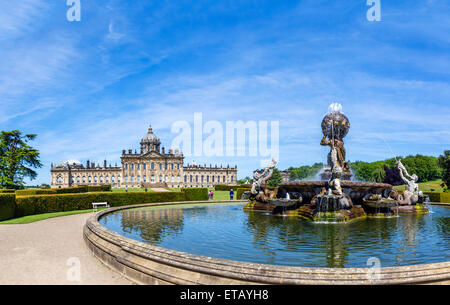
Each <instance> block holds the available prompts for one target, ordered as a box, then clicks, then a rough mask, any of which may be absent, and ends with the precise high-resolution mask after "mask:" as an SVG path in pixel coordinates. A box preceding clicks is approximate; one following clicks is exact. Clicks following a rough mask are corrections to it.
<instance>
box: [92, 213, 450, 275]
mask: <svg viewBox="0 0 450 305" xmlns="http://www.w3.org/2000/svg"><path fill="white" fill-rule="evenodd" d="M100 222H101V223H102V224H103V225H105V226H106V227H107V228H109V229H111V230H114V231H116V232H118V233H120V234H122V235H124V236H126V237H129V238H134V239H136V240H139V241H143V242H148V243H151V244H155V245H159V246H162V247H166V248H169V249H174V250H178V251H184V252H190V253H193V254H198V255H205V256H212V257H217V258H223V259H231V260H241V261H248V262H258V263H265V264H281V265H294V266H309V267H367V265H366V262H367V259H368V258H370V257H377V258H379V259H380V261H381V265H382V266H400V265H408V264H423V263H431V262H440V261H446V260H449V259H450V257H449V253H450V243H449V241H450V237H449V231H450V209H448V208H444V207H435V211H434V213H433V214H432V215H403V216H401V217H392V218H368V219H362V220H357V221H354V222H352V223H349V224H315V223H310V222H306V221H300V220H298V219H295V218H288V217H276V216H272V215H266V214H264V213H258V212H251V211H250V212H243V210H242V206H241V205H229V204H228V205H217V204H216V205H201V206H189V205H185V206H173V207H164V208H161V207H159V208H143V209H134V210H125V211H119V212H116V213H113V214H108V215H107V216H106V217H103V218H102V219H101V220H100Z"/></svg>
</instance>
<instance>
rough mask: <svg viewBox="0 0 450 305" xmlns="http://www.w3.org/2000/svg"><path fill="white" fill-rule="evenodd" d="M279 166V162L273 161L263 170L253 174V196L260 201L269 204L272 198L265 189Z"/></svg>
mask: <svg viewBox="0 0 450 305" xmlns="http://www.w3.org/2000/svg"><path fill="white" fill-rule="evenodd" d="M276 165H277V161H275V160H274V159H272V161H271V162H270V163H269V165H267V166H266V167H265V168H264V169H262V170H255V171H254V172H253V185H252V189H251V194H252V196H253V197H255V198H256V200H258V201H262V202H267V201H268V199H269V198H270V194H269V192H268V191H267V190H266V189H265V186H266V183H267V181H268V180H269V179H270V178H271V177H272V175H273V169H274V168H275V166H276Z"/></svg>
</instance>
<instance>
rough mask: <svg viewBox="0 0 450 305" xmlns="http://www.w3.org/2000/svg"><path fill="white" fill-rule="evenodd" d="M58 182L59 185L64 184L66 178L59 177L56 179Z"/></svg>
mask: <svg viewBox="0 0 450 305" xmlns="http://www.w3.org/2000/svg"><path fill="white" fill-rule="evenodd" d="M56 182H58V183H59V184H62V183H64V178H63V177H62V176H58V178H56Z"/></svg>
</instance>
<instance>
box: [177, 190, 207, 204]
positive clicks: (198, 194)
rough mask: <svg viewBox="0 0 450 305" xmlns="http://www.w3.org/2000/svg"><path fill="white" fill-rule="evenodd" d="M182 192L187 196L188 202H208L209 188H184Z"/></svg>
mask: <svg viewBox="0 0 450 305" xmlns="http://www.w3.org/2000/svg"><path fill="white" fill-rule="evenodd" d="M181 192H182V193H184V194H185V200H186V201H197V200H198V201H200V200H208V189H207V188H194V187H193V188H183V189H181Z"/></svg>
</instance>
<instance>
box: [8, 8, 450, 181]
mask: <svg viewBox="0 0 450 305" xmlns="http://www.w3.org/2000/svg"><path fill="white" fill-rule="evenodd" d="M68 9H69V7H68V6H67V5H66V0H52V1H48V0H16V1H9V0H0V106H1V107H0V129H1V130H12V129H19V130H21V131H23V132H24V133H36V134H38V137H37V139H36V141H35V142H34V145H35V146H36V147H37V148H38V149H39V150H40V152H41V159H42V162H43V163H44V167H43V168H42V169H40V170H39V177H38V179H37V180H35V181H33V182H32V184H37V183H49V180H50V163H51V162H53V163H58V162H60V161H64V160H68V159H77V160H80V161H81V162H83V163H85V161H86V160H87V159H90V160H91V161H94V162H102V160H103V159H105V158H106V159H107V160H108V162H111V163H112V164H114V163H116V162H117V163H120V154H121V151H122V149H128V148H133V149H135V148H139V141H140V139H141V138H142V136H144V134H145V133H146V130H147V128H148V125H149V124H152V126H153V128H154V131H155V132H156V134H157V135H158V136H159V137H160V138H161V140H162V142H163V144H164V145H166V146H167V147H168V146H170V144H171V142H172V140H173V139H174V137H176V135H177V134H175V133H172V132H171V126H172V124H173V123H174V122H176V121H180V120H185V121H188V122H192V121H193V116H194V112H201V113H202V114H203V120H204V121H207V120H217V121H219V122H221V123H222V124H223V125H224V126H225V121H237V120H242V121H244V122H246V121H260V120H265V121H279V124H280V129H279V133H280V138H279V141H280V142H279V143H280V144H279V145H280V156H279V167H280V168H282V169H284V168H287V167H289V166H300V165H305V164H312V163H314V162H321V161H325V158H326V154H327V149H326V148H324V147H321V146H320V145H319V142H320V139H321V130H320V123H321V120H322V117H323V115H324V114H325V113H326V111H327V108H328V105H329V104H330V103H332V102H335V101H337V102H340V103H341V104H342V105H343V110H344V113H345V114H346V115H347V116H348V117H349V118H350V122H351V124H352V125H351V131H350V133H349V135H348V136H347V137H346V147H347V155H348V159H350V160H352V161H354V160H363V161H374V160H379V159H386V158H390V157H393V154H395V155H408V154H416V153H418V154H425V155H434V156H437V155H439V154H441V153H442V152H443V151H444V150H445V149H449V148H450V145H449V143H450V103H449V99H450V85H449V80H450V58H449V56H450V55H449V54H450V52H449V51H450V34H449V33H450V18H448V15H449V13H450V3H449V2H448V1H443V0H440V1H438V0H418V1H402V0H398V1H387V0H381V15H382V20H381V21H380V22H369V21H368V20H367V18H366V12H367V10H368V9H369V6H367V4H366V0H298V1H263V0H262V1H237V0H234V1H225V0H224V1H217V0H216V1H200V0H196V1H181V0H180V1H168V0H167V1H163V0H158V1H155V0H153V1H125V0H81V21H80V22H69V21H68V20H67V19H66V11H67V10H68ZM260 159H261V157H260V156H256V157H248V156H247V157H237V156H235V157H213V158H211V157H206V156H193V157H186V160H185V163H190V162H192V161H193V160H195V161H196V162H197V163H208V164H209V163H213V164H215V163H218V164H221V163H222V164H224V165H225V164H227V163H229V164H232V165H234V164H237V165H238V169H239V172H238V176H239V177H244V176H246V175H251V172H252V170H253V169H254V168H257V167H259V165H260Z"/></svg>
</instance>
